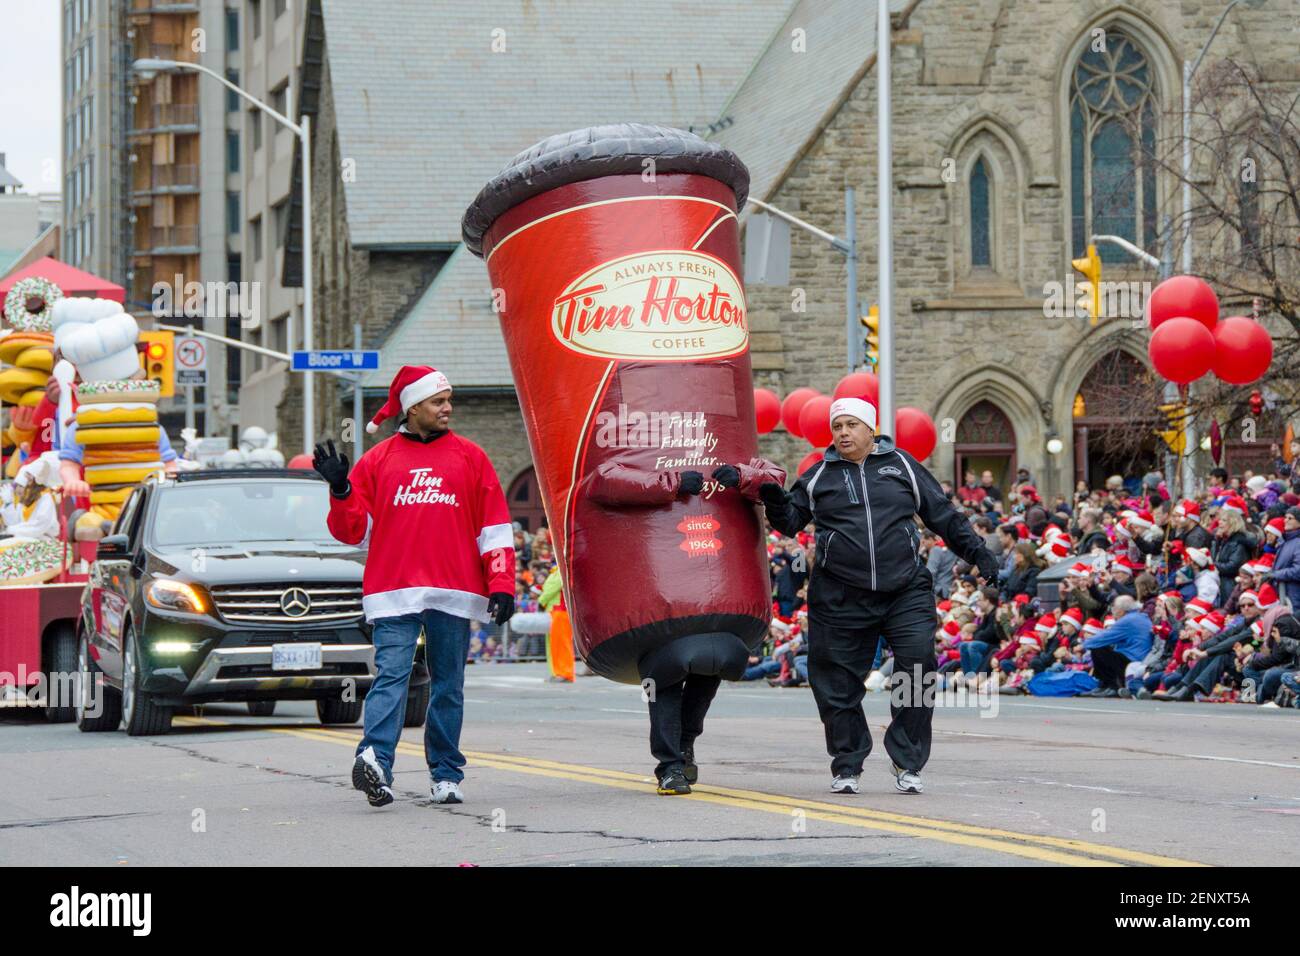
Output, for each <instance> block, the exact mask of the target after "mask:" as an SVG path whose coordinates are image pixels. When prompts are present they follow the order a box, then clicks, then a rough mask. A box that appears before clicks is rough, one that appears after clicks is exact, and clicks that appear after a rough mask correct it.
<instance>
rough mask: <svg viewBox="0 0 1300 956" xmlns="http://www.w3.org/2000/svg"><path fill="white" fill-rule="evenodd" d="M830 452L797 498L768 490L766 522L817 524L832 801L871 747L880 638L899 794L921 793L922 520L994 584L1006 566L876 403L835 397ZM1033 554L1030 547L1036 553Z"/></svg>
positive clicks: (816, 584)
mask: <svg viewBox="0 0 1300 956" xmlns="http://www.w3.org/2000/svg"><path fill="white" fill-rule="evenodd" d="M830 427H831V434H832V443H831V445H830V447H828V448H827V449H826V451H825V454H824V456H823V459H822V461H821V462H820V463H818V464H817V465H814V466H813V467H811V468H809V469H808V470H807V471H805V472H804V473H803V474H802V475H801V476H800V477H799V478H798V480H797V481H795V483H794V486H793V487H792V488H791V489H790V491H786V490H785V489H784V488H782V487H781V485H779V484H777V483H775V482H767V483H764V484H762V485H761V486H760V488H759V494H760V497H761V498H762V501H763V506H764V510H765V511H766V514H767V520H768V522H769V523H770V524H771V525H772V527H773V528H775V529H776V530H777V531H780V532H781V533H783V534H787V535H792V534H794V533H795V532H797V531H799V530H800V529H801V528H803V527H805V526H806V525H807V524H808V523H809V522H813V523H814V525H815V527H816V529H817V547H816V553H817V559H816V564H815V566H814V567H813V568H812V572H811V573H812V577H811V580H810V582H809V585H808V617H809V623H810V625H811V628H812V633H813V637H812V640H811V641H810V643H809V649H808V677H809V683H810V684H811V685H812V691H813V697H814V699H815V700H816V702H817V710H818V713H819V715H820V716H821V720H822V725H823V727H824V729H825V736H826V751H827V753H828V754H829V755H830V757H831V774H832V776H833V779H832V781H831V792H832V793H838V794H854V793H858V792H859V787H858V777H859V776H860V775H861V773H862V767H863V762H864V761H865V760H866V758H867V755H868V754H869V753H870V752H871V749H872V740H871V732H870V731H869V730H868V728H867V719H866V714H865V713H864V711H863V709H862V698H863V696H864V694H865V693H866V685H865V680H866V677H867V675H868V672H869V671H870V669H871V665H872V660H873V658H874V657H875V654H876V647H877V643H878V640H879V639H880V638H881V637H882V636H883V637H884V639H885V640H886V641H887V642H888V643H889V645H890V647H891V648H892V649H893V651H894V673H893V678H892V681H893V684H892V690H893V701H894V703H893V706H891V708H890V709H891V716H892V720H891V722H890V725H889V728H888V730H887V731H886V732H885V750H886V751H887V752H888V754H889V757H890V760H891V761H892V768H893V777H894V783H895V786H896V787H897V789H898V790H899V791H900V792H902V793H921V792H922V784H921V770H922V768H923V767H924V766H925V764H926V762H927V761H928V760H929V757H930V744H931V739H932V733H933V731H932V724H933V718H934V694H933V691H932V690H931V689H930V687H928V686H924V685H926V684H931V685H932V682H933V681H934V678H933V677H930V678H926V676H925V675H926V674H930V673H932V672H934V671H935V670H936V667H937V665H936V661H935V653H934V637H935V625H936V621H935V597H934V592H933V587H934V581H933V579H932V578H931V575H930V572H929V570H928V569H927V568H926V565H925V562H924V561H923V560H922V558H921V554H920V541H919V537H920V536H919V534H918V533H917V530H916V520H915V519H916V518H917V517H919V518H920V519H921V521H922V522H923V523H924V524H925V526H926V527H928V528H929V529H930V530H931V531H933V532H934V533H935V534H937V535H939V537H941V538H942V539H943V541H944V543H945V545H946V546H947V547H948V548H949V549H950V550H951V551H952V552H953V553H954V554H956V555H957V556H958V557H959V558H961V559H962V560H963V561H966V562H967V563H968V564H972V565H974V566H976V567H978V568H979V572H980V575H981V576H982V577H983V578H984V579H985V580H986V581H989V582H992V581H995V580H996V578H997V572H998V562H997V559H996V558H994V556H993V554H992V552H990V551H989V550H988V548H987V547H986V546H985V544H984V539H983V538H981V537H980V536H979V534H977V533H976V531H975V529H974V528H973V527H972V525H971V523H970V522H969V521H968V520H967V519H966V516H965V515H964V514H962V512H960V511H959V510H957V508H956V507H954V506H953V504H952V502H951V501H950V500H949V499H948V498H947V496H945V494H944V492H943V489H942V488H941V487H940V485H939V482H938V481H937V480H936V479H935V477H934V476H933V475H932V474H930V472H929V471H927V470H926V469H925V468H924V467H923V466H922V465H921V464H920V463H918V462H917V461H916V460H915V459H914V458H912V456H911V455H909V454H907V452H905V451H902V450H901V449H899V448H897V447H896V445H895V444H894V440H893V439H892V438H890V437H888V436H885V435H881V436H879V437H877V435H876V405H875V403H874V402H873V401H870V400H869V399H866V398H853V397H845V398H839V399H836V400H835V401H834V402H833V403H832V404H831V407H830ZM1031 553H1032V548H1031Z"/></svg>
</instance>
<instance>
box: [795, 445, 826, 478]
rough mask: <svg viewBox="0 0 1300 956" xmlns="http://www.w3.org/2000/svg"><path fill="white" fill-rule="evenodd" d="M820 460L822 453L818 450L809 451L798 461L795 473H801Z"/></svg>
mask: <svg viewBox="0 0 1300 956" xmlns="http://www.w3.org/2000/svg"><path fill="white" fill-rule="evenodd" d="M821 460H822V453H821V452H819V451H810V452H808V454H807V455H805V456H804V459H803V461H801V462H799V470H798V471H797V472H795V474H799V475H802V474H803V473H804V472H805V471H807V470H808V469H809V468H811V467H812V466H813V465H815V464H817V462H819V461H821Z"/></svg>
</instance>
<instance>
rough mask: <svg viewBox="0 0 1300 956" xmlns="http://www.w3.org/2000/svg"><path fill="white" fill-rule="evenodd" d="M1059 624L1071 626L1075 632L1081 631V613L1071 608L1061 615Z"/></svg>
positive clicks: (1075, 608)
mask: <svg viewBox="0 0 1300 956" xmlns="http://www.w3.org/2000/svg"><path fill="white" fill-rule="evenodd" d="M1061 623H1062V624H1069V625H1071V626H1072V627H1073V628H1074V629H1075V630H1076V631H1079V630H1082V629H1083V612H1082V611H1080V610H1079V609H1078V608H1077V607H1072V608H1070V609H1069V610H1068V611H1066V612H1065V613H1064V614H1062V615H1061Z"/></svg>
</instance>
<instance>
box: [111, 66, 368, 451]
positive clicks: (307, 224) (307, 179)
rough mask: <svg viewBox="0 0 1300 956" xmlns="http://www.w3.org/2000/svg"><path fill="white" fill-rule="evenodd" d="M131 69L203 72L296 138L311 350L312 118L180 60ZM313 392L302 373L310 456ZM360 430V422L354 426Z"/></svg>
mask: <svg viewBox="0 0 1300 956" xmlns="http://www.w3.org/2000/svg"><path fill="white" fill-rule="evenodd" d="M132 69H134V70H135V72H137V73H139V74H141V75H142V76H144V77H146V78H147V77H150V76H153V75H154V74H157V73H173V72H176V71H178V70H192V71H194V72H195V73H206V74H207V75H208V76H210V77H212V78H213V79H215V80H216V81H217V82H218V83H220V84H222V85H223V86H224V87H226V88H227V89H228V90H230V91H231V92H233V93H235V94H237V95H239V96H241V97H243V98H244V99H246V100H248V102H250V103H252V104H253V105H254V106H256V107H257V108H258V109H260V110H262V111H263V112H264V113H266V115H267V116H269V117H271V119H273V120H275V121H276V122H277V123H279V124H280V125H281V126H284V127H286V128H287V129H288V130H289V131H290V132H292V133H293V134H294V135H295V136H297V137H298V140H299V142H300V143H301V144H302V347H303V349H304V350H305V351H311V349H312V345H313V338H314V336H313V334H312V249H311V239H312V236H311V117H310V116H306V115H304V116H303V118H302V123H301V124H299V123H295V122H293V121H292V120H290V119H289V118H288V117H287V116H285V115H283V114H282V113H279V112H277V111H276V110H274V109H272V108H271V107H270V106H268V105H267V104H266V103H263V102H262V101H261V100H259V99H258V98H257V97H255V96H253V95H252V94H251V93H249V92H248V91H247V90H244V89H241V88H240V87H238V86H236V85H235V84H234V83H231V82H230V81H229V80H228V79H226V78H225V77H224V76H222V75H221V74H220V73H218V72H216V71H215V70H212V69H209V68H208V67H206V66H203V65H202V64H201V63H187V62H185V61H183V60H160V59H153V58H145V59H140V60H136V61H135V63H133V64H132ZM314 392H315V389H314V388H313V382H312V373H310V372H304V373H303V379H302V450H303V451H304V452H305V453H307V454H311V452H312V447H313V445H314V437H313V436H314V435H315V433H316V422H315V417H316V416H315V409H314V407H313V398H314ZM354 427H356V428H360V427H361V423H360V422H356V423H354Z"/></svg>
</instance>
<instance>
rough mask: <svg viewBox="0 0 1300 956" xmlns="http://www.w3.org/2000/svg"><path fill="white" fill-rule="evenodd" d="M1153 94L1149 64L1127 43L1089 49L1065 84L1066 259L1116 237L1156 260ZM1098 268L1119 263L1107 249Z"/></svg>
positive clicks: (1119, 39) (1119, 254) (1115, 39)
mask: <svg viewBox="0 0 1300 956" xmlns="http://www.w3.org/2000/svg"><path fill="white" fill-rule="evenodd" d="M1156 105H1157V104H1156V90H1155V80H1154V77H1153V76H1152V70H1151V66H1150V64H1149V63H1148V62H1147V59H1146V57H1145V56H1144V55H1143V54H1142V52H1141V50H1139V49H1138V47H1137V45H1136V44H1134V43H1133V41H1132V40H1130V39H1129V38H1128V37H1127V36H1125V35H1124V34H1122V33H1117V32H1107V33H1106V35H1105V43H1104V47H1103V48H1102V49H1094V48H1093V46H1092V45H1091V44H1090V45H1089V47H1088V49H1087V50H1085V51H1084V53H1083V55H1082V56H1080V57H1079V62H1078V63H1077V64H1076V65H1075V68H1074V74H1073V76H1072V77H1071V81H1070V189H1071V204H1070V205H1071V209H1070V218H1071V228H1070V238H1071V241H1072V244H1073V248H1074V251H1073V255H1075V256H1082V255H1083V254H1084V252H1085V250H1086V248H1087V245H1088V242H1089V237H1091V236H1092V235H1100V234H1110V235H1116V236H1122V237H1123V238H1125V239H1127V240H1129V241H1130V242H1132V243H1135V244H1137V245H1140V246H1145V247H1146V248H1147V250H1148V251H1150V252H1153V253H1157V254H1158V250H1156V249H1155V248H1154V247H1155V245H1156V242H1157V222H1156V171H1155V162H1154V152H1155V137H1156ZM1099 249H1100V254H1101V258H1102V261H1104V262H1125V261H1128V255H1127V254H1126V253H1124V252H1123V251H1122V250H1120V249H1119V248H1118V247H1116V246H1113V245H1111V244H1108V243H1107V244H1102V245H1100V246H1099Z"/></svg>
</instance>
